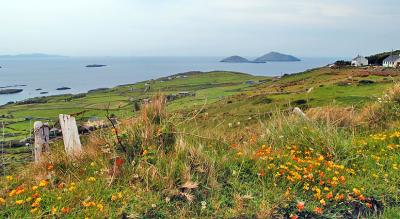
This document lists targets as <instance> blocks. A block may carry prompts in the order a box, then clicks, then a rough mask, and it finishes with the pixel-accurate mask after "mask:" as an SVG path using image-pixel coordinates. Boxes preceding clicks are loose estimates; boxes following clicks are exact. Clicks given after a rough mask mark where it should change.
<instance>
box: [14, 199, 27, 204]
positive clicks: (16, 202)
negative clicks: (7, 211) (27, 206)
mask: <svg viewBox="0 0 400 219" xmlns="http://www.w3.org/2000/svg"><path fill="white" fill-rule="evenodd" d="M24 203H25V201H24V200H17V201H15V204H17V205H22V204H24Z"/></svg>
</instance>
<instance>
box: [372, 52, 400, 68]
mask: <svg viewBox="0 0 400 219" xmlns="http://www.w3.org/2000/svg"><path fill="white" fill-rule="evenodd" d="M390 55H400V50H396V51H392V52H383V53H378V54H375V55H371V56H368V57H367V59H368V62H369V64H372V65H382V63H383V60H384V59H386V58H387V57H389V56H390Z"/></svg>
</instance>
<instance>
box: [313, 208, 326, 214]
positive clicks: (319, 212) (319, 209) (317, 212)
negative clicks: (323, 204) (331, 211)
mask: <svg viewBox="0 0 400 219" xmlns="http://www.w3.org/2000/svg"><path fill="white" fill-rule="evenodd" d="M314 212H315V213H316V214H323V213H324V210H322V208H320V207H316V208H315V209H314Z"/></svg>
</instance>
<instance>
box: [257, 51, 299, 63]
mask: <svg viewBox="0 0 400 219" xmlns="http://www.w3.org/2000/svg"><path fill="white" fill-rule="evenodd" d="M296 61H301V60H300V59H299V58H296V57H294V56H292V55H286V54H282V53H279V52H270V53H267V54H265V55H263V56H261V57H259V58H257V59H255V60H254V62H296Z"/></svg>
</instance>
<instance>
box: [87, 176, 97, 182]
mask: <svg viewBox="0 0 400 219" xmlns="http://www.w3.org/2000/svg"><path fill="white" fill-rule="evenodd" d="M87 181H89V182H95V181H96V178H94V177H93V176H91V177H89V178H88V179H87Z"/></svg>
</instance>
